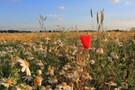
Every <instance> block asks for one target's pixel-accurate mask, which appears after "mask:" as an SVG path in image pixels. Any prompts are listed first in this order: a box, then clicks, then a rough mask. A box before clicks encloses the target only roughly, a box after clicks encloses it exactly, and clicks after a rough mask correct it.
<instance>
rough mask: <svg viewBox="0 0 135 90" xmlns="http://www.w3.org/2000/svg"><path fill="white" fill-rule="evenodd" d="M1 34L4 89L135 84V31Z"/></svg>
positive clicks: (78, 89)
mask: <svg viewBox="0 0 135 90" xmlns="http://www.w3.org/2000/svg"><path fill="white" fill-rule="evenodd" d="M0 36H1V37H0V90H135V32H118V33H116V32H87V33H86V32H59V33H58V32H57V33H22V34H9V33H1V34H0Z"/></svg>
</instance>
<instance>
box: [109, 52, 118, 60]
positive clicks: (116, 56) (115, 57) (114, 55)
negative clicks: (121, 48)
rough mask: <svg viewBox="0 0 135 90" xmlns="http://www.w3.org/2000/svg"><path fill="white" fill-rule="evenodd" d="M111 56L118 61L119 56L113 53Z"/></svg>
mask: <svg viewBox="0 0 135 90" xmlns="http://www.w3.org/2000/svg"><path fill="white" fill-rule="evenodd" d="M110 56H111V57H112V58H113V59H118V58H119V57H118V55H117V54H116V53H114V52H111V54H110Z"/></svg>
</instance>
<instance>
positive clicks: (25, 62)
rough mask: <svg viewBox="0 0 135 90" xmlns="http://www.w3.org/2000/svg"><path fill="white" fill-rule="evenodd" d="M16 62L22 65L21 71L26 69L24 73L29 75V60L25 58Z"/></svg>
mask: <svg viewBox="0 0 135 90" xmlns="http://www.w3.org/2000/svg"><path fill="white" fill-rule="evenodd" d="M18 62H19V63H20V65H21V66H22V69H21V71H22V72H25V71H26V75H31V72H30V69H29V66H30V65H29V62H28V61H26V60H22V59H19V60H18Z"/></svg>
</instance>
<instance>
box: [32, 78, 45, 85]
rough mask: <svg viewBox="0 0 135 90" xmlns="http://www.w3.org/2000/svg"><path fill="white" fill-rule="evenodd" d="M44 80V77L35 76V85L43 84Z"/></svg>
mask: <svg viewBox="0 0 135 90" xmlns="http://www.w3.org/2000/svg"><path fill="white" fill-rule="evenodd" d="M42 81H43V78H42V77H39V76H37V77H35V79H34V85H35V86H41V84H42Z"/></svg>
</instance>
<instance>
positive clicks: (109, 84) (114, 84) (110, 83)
mask: <svg viewBox="0 0 135 90" xmlns="http://www.w3.org/2000/svg"><path fill="white" fill-rule="evenodd" d="M105 84H106V85H108V86H117V83H115V82H114V81H109V82H108V83H105Z"/></svg>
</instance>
